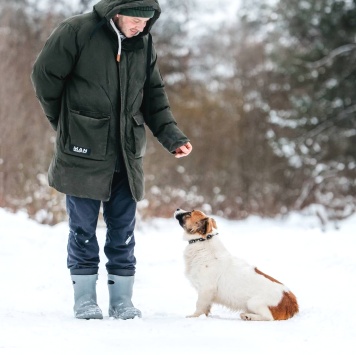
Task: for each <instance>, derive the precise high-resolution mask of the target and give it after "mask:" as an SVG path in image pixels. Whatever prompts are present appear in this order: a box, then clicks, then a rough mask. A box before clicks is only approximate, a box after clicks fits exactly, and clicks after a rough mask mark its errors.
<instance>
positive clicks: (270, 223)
mask: <svg viewBox="0 0 356 355" xmlns="http://www.w3.org/2000/svg"><path fill="white" fill-rule="evenodd" d="M215 219H216V221H217V224H218V229H219V236H217V237H218V238H221V240H222V241H223V243H224V244H225V246H226V247H227V248H228V249H229V250H230V252H231V253H232V254H234V255H236V256H238V257H241V258H244V259H245V260H247V261H249V262H250V263H252V264H254V265H256V266H257V267H258V268H259V269H260V270H261V271H263V272H265V273H267V274H269V275H271V276H273V277H275V278H276V279H277V280H280V281H282V282H283V283H285V284H286V285H287V286H288V287H289V288H290V289H291V290H292V291H293V292H294V293H295V295H296V296H297V298H298V300H299V304H300V313H299V314H298V315H297V316H295V317H294V318H292V319H290V320H287V321H279V322H245V321H242V320H241V319H240V318H239V315H238V313H234V312H231V311H230V310H228V309H225V308H222V307H219V306H214V307H213V308H212V315H211V316H209V317H206V316H201V317H199V318H196V319H192V318H185V316H186V315H188V314H191V313H192V312H193V311H194V307H195V300H196V293H195V291H194V290H193V288H192V287H191V286H190V284H189V282H188V280H187V279H186V278H185V276H184V265H183V249H184V248H185V246H186V242H184V241H183V240H182V230H181V227H180V226H179V225H178V223H177V222H176V221H175V220H174V218H173V217H172V219H154V220H151V221H146V222H143V221H139V223H138V225H137V230H136V257H137V261H138V264H137V272H136V281H135V287H134V296H133V301H134V305H135V306H136V307H137V308H139V309H140V310H141V311H142V313H143V318H142V319H134V320H127V321H123V320H114V319H111V318H109V317H108V316H107V309H108V293H107V285H106V271H105V262H106V260H105V259H106V258H105V256H104V254H103V252H101V260H102V261H101V268H100V271H99V280H98V284H97V292H98V303H99V305H100V307H101V308H102V310H103V312H104V319H103V320H89V321H86V320H78V319H75V318H74V317H73V313H72V307H73V290H72V285H71V281H70V276H69V272H68V270H67V268H66V242H67V235H68V231H67V224H66V222H63V223H60V224H58V225H56V226H53V227H51V226H46V225H41V224H38V223H36V222H34V221H32V220H30V219H28V217H27V216H26V215H25V214H23V213H17V214H11V213H9V212H7V211H5V210H3V209H0V243H1V249H0V270H1V271H0V272H1V304H0V354H1V355H2V354H27V353H36V354H64V353H65V354H97V353H98V351H100V353H103V354H125V355H128V354H132V355H137V354H154V355H159V354H165V355H168V354H170V355H171V354H180V355H181V354H184V353H186V354H204V355H209V354H216V353H219V354H241V355H244V354H263V353H273V354H285V353H288V354H303V355H305V354H316V353H318V354H321V353H323V352H324V351H328V352H329V353H342V354H346V355H347V354H351V353H353V352H354V347H355V345H356V321H355V316H356V303H355V290H356V261H355V256H354V254H355V250H356V238H355V227H356V216H352V217H350V218H349V219H347V220H345V221H343V222H342V223H340V227H339V229H338V230H337V229H332V228H331V226H330V227H329V228H328V229H327V230H326V231H325V232H322V231H321V229H320V226H319V224H318V221H317V220H316V219H315V218H312V217H307V216H302V215H300V214H295V215H291V216H290V217H289V218H286V219H284V220H269V219H265V220H264V219H260V218H257V217H250V218H249V219H247V220H245V221H228V220H225V219H222V218H220V217H215ZM97 235H98V238H99V242H100V245H103V243H104V238H105V228H104V227H103V226H100V227H99V228H98V233H97Z"/></svg>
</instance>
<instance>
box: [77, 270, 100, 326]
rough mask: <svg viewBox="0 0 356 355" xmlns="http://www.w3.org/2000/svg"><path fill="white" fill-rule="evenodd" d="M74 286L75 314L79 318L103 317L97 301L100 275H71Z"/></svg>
mask: <svg viewBox="0 0 356 355" xmlns="http://www.w3.org/2000/svg"><path fill="white" fill-rule="evenodd" d="M71 277H72V282H73V288H74V308H73V309H74V316H75V318H78V319H103V313H102V311H101V309H100V308H99V306H98V304H97V303H96V280H97V279H98V275H71Z"/></svg>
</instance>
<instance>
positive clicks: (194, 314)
mask: <svg viewBox="0 0 356 355" xmlns="http://www.w3.org/2000/svg"><path fill="white" fill-rule="evenodd" d="M202 315H205V316H206V314H205V313H197V312H195V313H193V314H191V315H189V316H186V317H185V318H198V317H200V316H202Z"/></svg>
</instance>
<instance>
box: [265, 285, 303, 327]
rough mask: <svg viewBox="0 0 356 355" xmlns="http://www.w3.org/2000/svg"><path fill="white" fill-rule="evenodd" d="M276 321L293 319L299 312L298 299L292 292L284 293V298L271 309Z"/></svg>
mask: <svg viewBox="0 0 356 355" xmlns="http://www.w3.org/2000/svg"><path fill="white" fill-rule="evenodd" d="M269 310H270V311H271V313H272V316H273V318H274V320H286V319H289V318H292V317H293V316H294V315H295V314H296V313H298V312H299V306H298V302H297V298H296V297H295V295H294V294H293V293H292V292H290V291H288V292H287V291H284V292H283V297H282V299H281V301H280V302H279V304H278V305H277V306H274V307H269Z"/></svg>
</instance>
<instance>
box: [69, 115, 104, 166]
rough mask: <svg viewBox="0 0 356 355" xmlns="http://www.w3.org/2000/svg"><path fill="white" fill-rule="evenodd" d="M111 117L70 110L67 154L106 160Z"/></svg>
mask: <svg viewBox="0 0 356 355" xmlns="http://www.w3.org/2000/svg"><path fill="white" fill-rule="evenodd" d="M109 127H110V116H108V115H104V114H101V113H96V112H84V111H74V110H70V113H69V123H68V138H67V141H66V144H65V149H66V153H68V154H71V155H76V156H80V157H83V158H87V159H93V160H104V159H105V156H106V151H107V144H108V135H109Z"/></svg>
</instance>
